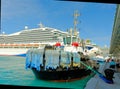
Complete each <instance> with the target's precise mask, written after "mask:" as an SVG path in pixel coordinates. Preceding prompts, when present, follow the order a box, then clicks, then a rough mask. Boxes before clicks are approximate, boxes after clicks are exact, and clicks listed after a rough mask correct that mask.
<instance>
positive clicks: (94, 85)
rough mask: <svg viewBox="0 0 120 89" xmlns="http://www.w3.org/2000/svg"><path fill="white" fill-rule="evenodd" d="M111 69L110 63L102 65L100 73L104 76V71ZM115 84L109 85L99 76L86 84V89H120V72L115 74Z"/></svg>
mask: <svg viewBox="0 0 120 89" xmlns="http://www.w3.org/2000/svg"><path fill="white" fill-rule="evenodd" d="M108 68H109V63H107V62H106V63H104V64H102V65H100V68H99V70H98V71H99V72H100V73H102V74H104V70H105V69H108ZM113 81H114V83H113V84H108V83H106V82H105V81H104V80H102V79H101V78H100V77H99V76H98V75H97V74H96V75H95V76H94V77H92V78H91V79H90V80H89V81H88V82H87V84H86V86H85V88H84V89H120V71H116V72H115V73H114V78H113Z"/></svg>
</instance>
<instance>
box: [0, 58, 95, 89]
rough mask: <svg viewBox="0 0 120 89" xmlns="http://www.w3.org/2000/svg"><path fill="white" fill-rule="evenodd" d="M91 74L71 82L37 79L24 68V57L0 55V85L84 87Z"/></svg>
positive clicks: (79, 88) (81, 88) (77, 88)
mask: <svg viewBox="0 0 120 89" xmlns="http://www.w3.org/2000/svg"><path fill="white" fill-rule="evenodd" d="M92 76H93V75H90V76H88V77H86V78H84V79H81V80H76V81H72V82H50V81H43V80H39V79H37V78H36V77H35V76H34V74H33V72H32V71H31V70H30V69H28V70H26V69H25V58H24V57H18V56H0V84H2V85H18V86H35V87H51V88H76V89H84V87H85V85H86V83H87V82H88V80H89V79H90V78H91V77H92Z"/></svg>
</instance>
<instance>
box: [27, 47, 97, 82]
mask: <svg viewBox="0 0 120 89" xmlns="http://www.w3.org/2000/svg"><path fill="white" fill-rule="evenodd" d="M81 62H82V63H83V62H84V63H87V62H89V59H84V58H83V57H81V56H80V54H79V53H75V52H67V51H64V50H58V49H57V50H56V49H54V47H52V46H51V47H50V46H45V47H44V48H41V49H35V50H32V49H31V50H28V52H27V55H26V69H28V68H30V69H32V71H33V73H34V74H35V76H36V77H37V78H39V79H43V80H49V81H66V80H67V81H72V80H76V79H80V78H82V77H85V76H88V75H90V74H91V73H92V71H91V70H90V69H89V66H91V67H92V68H96V64H95V63H94V65H93V63H92V65H91V63H88V64H89V65H88V64H87V65H88V68H87V67H84V66H83V65H82V63H81Z"/></svg>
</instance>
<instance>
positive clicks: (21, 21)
mask: <svg viewBox="0 0 120 89" xmlns="http://www.w3.org/2000/svg"><path fill="white" fill-rule="evenodd" d="M76 10H77V11H78V12H79V14H80V16H79V17H78V24H77V29H78V31H79V32H80V33H79V36H80V38H81V39H90V40H91V41H92V42H93V43H95V44H97V45H99V46H101V47H103V46H105V45H106V46H107V47H110V40H111V36H112V30H113V24H114V19H115V13H116V4H110V3H96V2H74V1H58V0H1V32H5V33H6V34H12V33H15V32H18V31H21V30H24V27H25V26H28V28H29V29H32V28H38V27H39V25H38V24H39V23H42V24H43V25H44V26H46V27H51V28H55V29H58V30H61V31H67V29H70V28H72V29H73V28H74V24H73V21H74V17H73V13H74V11H76Z"/></svg>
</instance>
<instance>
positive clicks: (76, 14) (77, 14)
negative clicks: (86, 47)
mask: <svg viewBox="0 0 120 89" xmlns="http://www.w3.org/2000/svg"><path fill="white" fill-rule="evenodd" d="M78 16H80V14H79V13H78V11H77V10H76V11H75V12H74V31H73V32H74V36H75V37H76V42H77V41H78V31H77V24H78Z"/></svg>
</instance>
